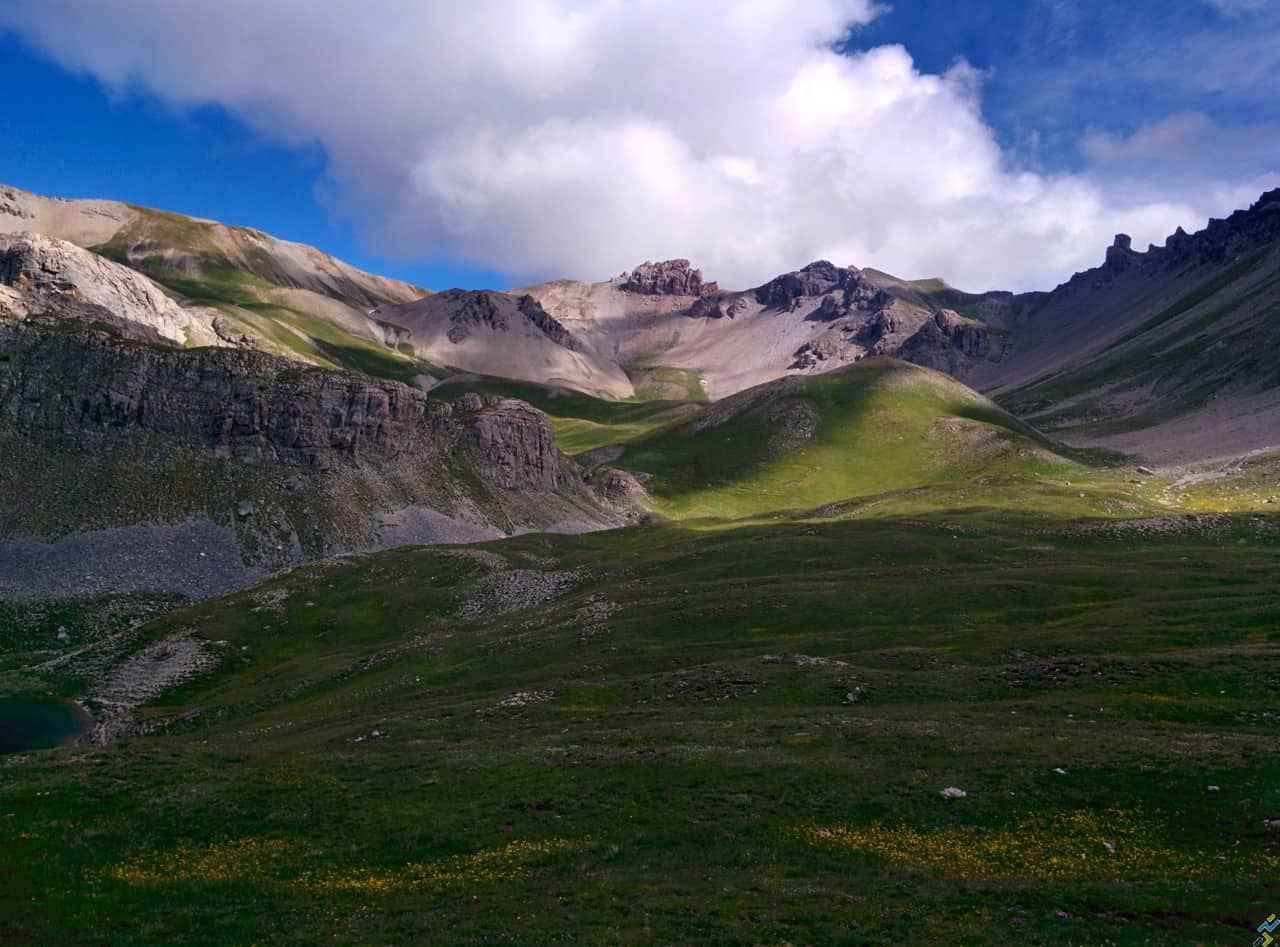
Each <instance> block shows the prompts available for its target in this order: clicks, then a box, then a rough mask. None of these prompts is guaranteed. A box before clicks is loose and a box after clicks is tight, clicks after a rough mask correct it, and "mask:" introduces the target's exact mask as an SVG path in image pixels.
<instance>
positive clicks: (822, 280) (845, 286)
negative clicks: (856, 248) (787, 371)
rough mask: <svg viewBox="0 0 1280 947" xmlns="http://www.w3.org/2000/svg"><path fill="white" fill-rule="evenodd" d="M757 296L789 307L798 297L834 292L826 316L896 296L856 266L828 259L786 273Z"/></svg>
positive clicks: (884, 303) (772, 304)
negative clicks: (882, 290) (841, 265)
mask: <svg viewBox="0 0 1280 947" xmlns="http://www.w3.org/2000/svg"><path fill="white" fill-rule="evenodd" d="M755 293H756V299H757V300H758V301H759V302H760V304H761V305H763V306H768V307H769V308H771V309H781V310H784V311H786V310H790V309H792V308H794V304H795V302H796V300H800V299H804V298H806V297H816V296H826V295H827V294H833V295H834V296H835V297H836V298H834V299H833V300H832V303H831V306H830V307H828V309H825V310H824V317H825V318H835V317H836V316H837V315H839V314H841V312H837V311H836V310H837V309H839V310H841V311H842V312H848V311H850V310H854V309H857V310H876V309H882V308H884V307H885V306H888V305H890V304H891V303H892V302H893V299H892V298H891V297H890V296H889V295H888V294H887V293H883V292H881V291H880V290H878V289H877V288H876V287H875V286H874V285H873V284H872V283H871V281H870V280H868V279H867V278H866V277H865V276H863V275H862V271H861V270H859V269H858V268H857V267H854V266H848V267H843V268H841V267H838V266H835V265H834V264H832V263H828V262H827V261H826V260H819V261H818V262H816V263H810V264H809V265H808V266H806V267H805V268H804V269H802V270H797V271H796V272H794V273H785V274H783V275H782V276H779V277H777V278H776V279H772V280H770V281H769V282H767V283H765V284H764V285H763V286H761V287H759V288H757V289H756V291H755Z"/></svg>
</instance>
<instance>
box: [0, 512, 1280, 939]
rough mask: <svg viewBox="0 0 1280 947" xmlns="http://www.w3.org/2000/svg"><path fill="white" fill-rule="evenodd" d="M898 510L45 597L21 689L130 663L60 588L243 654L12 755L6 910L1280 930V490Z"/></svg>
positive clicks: (271, 923)
mask: <svg viewBox="0 0 1280 947" xmlns="http://www.w3.org/2000/svg"><path fill="white" fill-rule="evenodd" d="M834 515H836V516H838V515H840V514H839V513H838V512H837V513H835V514H834ZM851 515H852V514H851ZM874 515H875V514H874V512H873V513H870V514H868V513H865V512H863V513H860V514H858V516H857V518H853V519H846V520H841V519H838V518H837V519H831V518H828V519H814V518H810V517H808V516H805V515H786V516H780V517H778V518H776V519H774V520H773V521H771V522H769V523H765V524H760V523H757V524H748V525H742V524H738V525H728V526H726V525H723V524H722V525H719V526H717V527H716V528H713V529H702V530H698V529H693V528H690V527H689V526H687V525H686V526H677V525H671V524H666V525H655V526H648V527H639V528H633V529H629V530H625V531H621V532H614V533H608V534H594V535H587V536H525V537H521V538H518V539H513V540H507V541H503V542H498V543H491V544H486V545H484V546H480V547H468V548H432V549H407V550H400V551H395V552H389V553H383V554H379V555H377V556H371V557H365V558H359V559H354V558H353V559H344V560H331V561H327V562H322V563H318V564H315V565H312V566H308V567H304V568H302V569H299V570H297V571H295V572H293V573H290V574H288V575H285V576H282V577H279V578H276V579H273V580H270V581H268V582H267V583H265V584H263V585H261V586H258V587H255V588H253V589H250V590H247V591H244V592H241V593H237V594H235V595H233V596H231V597H228V598H224V599H219V600H213V601H208V602H204V603H201V604H199V605H196V606H193V607H190V608H187V609H185V610H182V611H178V612H174V613H171V614H169V615H167V616H165V617H161V618H159V619H155V620H152V621H151V622H150V623H148V624H144V625H141V626H137V627H134V628H132V630H131V629H130V625H131V624H132V619H130V618H129V617H128V616H129V615H132V614H133V612H132V611H130V608H132V609H134V611H137V612H139V614H140V617H146V611H147V608H148V607H149V606H148V603H147V602H145V601H143V600H138V601H134V602H132V603H125V605H121V606H119V607H118V609H117V612H116V613H114V614H115V617H114V618H112V619H111V620H110V621H105V623H104V622H98V623H97V624H93V623H89V625H91V626H92V627H89V625H86V624H85V622H86V621H87V619H85V618H84V615H81V614H79V613H76V614H72V613H65V612H58V613H56V614H54V613H48V614H46V613H40V612H39V610H38V609H37V608H36V606H30V607H28V609H27V611H25V612H22V614H18V613H17V612H13V613H7V614H6V616H5V617H6V621H9V622H11V623H12V625H13V627H15V628H17V627H21V628H23V629H25V631H23V633H22V634H18V635H13V636H10V638H9V639H7V641H6V647H7V648H8V649H9V651H8V653H7V654H5V655H3V660H4V664H3V665H0V667H3V668H8V670H6V671H3V676H2V677H0V685H2V686H3V688H4V690H5V691H7V692H14V693H16V692H24V691H25V692H31V693H34V692H36V691H41V692H55V693H63V694H67V695H83V694H85V693H97V694H99V695H100V696H101V695H103V694H106V693H108V692H109V691H110V688H109V687H106V686H105V685H104V684H103V681H104V680H106V681H108V682H109V681H110V680H112V679H113V678H112V673H113V672H112V670H111V669H110V668H107V669H106V670H103V669H102V668H99V669H97V670H95V669H93V668H90V667H88V666H87V665H85V664H83V663H81V664H77V663H75V662H69V663H63V664H57V665H55V666H52V667H50V666H48V665H46V666H45V667H44V669H43V670H40V671H31V670H26V671H24V670H22V668H23V667H31V666H34V665H37V664H39V663H40V661H41V660H42V659H41V657H40V654H39V653H40V652H41V651H43V650H46V649H48V648H51V647H54V643H53V641H52V636H53V635H54V630H55V628H57V627H62V628H63V629H64V631H69V633H70V634H71V635H72V636H73V637H80V638H82V639H88V638H92V637H93V636H95V635H96V636H100V640H102V641H107V642H114V643H115V644H112V645H111V646H112V647H116V646H117V645H118V644H119V642H121V641H127V647H126V648H125V649H124V651H123V652H121V653H119V654H117V655H116V656H115V657H114V658H113V659H112V661H113V662H114V664H113V665H112V666H113V667H117V668H118V667H119V666H120V664H121V663H122V662H124V663H127V662H128V661H129V660H137V657H136V656H137V655H138V654H139V653H142V654H146V655H150V656H152V659H155V660H161V659H162V658H163V656H164V655H165V654H169V653H171V652H172V650H173V649H175V648H180V647H189V646H190V643H191V642H193V641H194V642H197V644H198V647H199V649H200V653H201V654H202V655H204V659H205V663H206V665H212V666H213V669H212V670H210V671H206V672H205V673H203V674H198V675H197V676H195V677H192V678H190V679H189V680H187V681H186V682H185V683H181V684H179V685H178V686H177V687H176V688H175V689H172V690H170V691H168V692H166V693H164V694H163V695H161V696H159V697H156V698H153V699H152V700H151V702H150V703H146V704H144V705H143V706H142V707H141V708H140V709H137V710H135V711H133V712H132V718H131V719H132V724H131V725H132V727H133V728H134V730H135V731H136V732H145V733H146V735H145V736H143V735H135V736H133V737H132V738H129V739H123V740H120V741H118V742H114V743H110V744H107V745H100V746H85V747H72V748H66V749H62V750H56V751H42V752H33V753H26V754H22V755H20V756H14V757H10V758H8V759H7V760H6V761H4V763H3V764H0V940H3V941H4V942H6V943H31V944H49V943H66V944H156V943H175V942H183V943H209V944H250V943H284V944H289V943H293V944H312V943H319V942H325V943H348V944H371V943H428V942H446V943H487V944H503V943H510V944H528V943H551V942H557V943H561V942H569V943H575V942H576V943H688V942H692V941H703V942H713V943H742V944H756V943H855V944H901V943H913V942H925V941H928V942H931V941H933V940H940V941H944V942H948V943H963V944H984V943H991V944H1003V943H1010V944H1034V943H1042V944H1049V943H1054V944H1114V945H1148V944H1150V945H1157V944H1159V945H1163V944H1175V943H1176V944H1232V943H1241V944H1247V943H1250V942H1251V941H1252V939H1253V936H1254V934H1253V930H1254V927H1255V925H1256V924H1257V923H1258V922H1260V921H1261V920H1263V919H1264V918H1266V917H1267V915H1268V914H1270V913H1271V912H1274V911H1276V910H1277V909H1278V907H1280V880H1278V879H1280V755H1278V754H1277V751H1278V750H1280V704H1278V703H1277V693H1278V692H1280V597H1278V596H1277V592H1278V591H1280V589H1278V587H1277V578H1276V576H1277V575H1278V574H1280V569H1278V567H1280V521H1278V520H1277V519H1276V518H1274V517H1270V516H1261V515H1259V514H1254V515H1252V516H1250V515H1245V514H1241V515H1238V516H1225V515H1219V516H1200V517H1186V516H1183V515H1181V514H1177V515H1172V514H1171V515H1167V516H1155V517H1151V518H1147V519H1134V520H1126V521H1115V520H1105V519H1102V518H1100V517H1083V516H1081V517H1071V516H1067V515H1052V514H1049V513H1035V514H1032V513H1030V512H1026V513H1016V512H1004V513H999V514H997V513H992V512H983V511H982V510H978V509H973V508H970V509H968V510H957V511H955V512H947V513H936V512H935V513H922V514H920V515H913V516H889V515H885V518H872V517H873V516H874ZM152 604H153V605H154V603H152ZM126 606H128V607H126ZM85 614H88V613H87V612H86V613H85ZM94 614H97V613H96V612H95V613H94ZM113 622H114V623H113ZM192 633H194V635H193V634H192ZM183 642H186V643H187V644H182V643H183ZM90 644H92V642H90ZM166 649H168V650H166ZM92 650H93V648H92V647H90V648H89V651H90V652H92ZM129 655H133V656H134V657H133V658H130V657H129ZM157 655H159V656H161V657H156V656H157ZM108 663H110V662H108ZM95 675H96V676H95ZM104 688H105V689H104ZM98 709H99V710H101V709H102V708H101V707H99V708H98ZM125 732H128V731H127V730H126V731H125Z"/></svg>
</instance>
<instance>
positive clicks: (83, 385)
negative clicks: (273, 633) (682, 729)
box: [0, 316, 626, 594]
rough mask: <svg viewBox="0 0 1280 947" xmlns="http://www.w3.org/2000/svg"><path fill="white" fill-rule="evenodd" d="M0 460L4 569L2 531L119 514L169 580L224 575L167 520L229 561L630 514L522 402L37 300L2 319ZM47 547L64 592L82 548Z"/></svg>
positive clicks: (29, 537) (22, 536)
mask: <svg viewBox="0 0 1280 947" xmlns="http://www.w3.org/2000/svg"><path fill="white" fill-rule="evenodd" d="M0 473H2V474H3V476H4V480H5V483H6V484H8V488H7V489H6V491H5V495H4V496H3V498H0V521H2V522H3V525H2V526H0V567H2V566H3V563H4V562H5V561H6V549H7V548H8V547H7V546H6V545H5V544H6V543H8V544H9V545H12V544H13V543H15V542H17V543H19V544H20V545H21V544H22V543H26V544H27V546H29V545H30V543H31V542H32V541H34V540H40V541H49V540H54V539H68V538H74V537H80V536H86V537H92V536H94V535H107V534H108V533H109V531H111V530H117V531H118V530H121V529H126V530H132V531H133V532H131V533H129V537H130V539H129V543H130V549H131V551H132V555H133V557H134V558H135V559H139V558H140V559H141V560H143V561H144V562H145V561H146V560H147V559H148V558H149V557H152V558H154V557H161V558H164V559H165V562H166V563H167V564H166V566H165V568H164V569H161V570H159V571H158V572H156V573H155V574H157V575H160V576H172V575H188V576H189V577H191V578H192V581H191V582H190V583H186V584H184V585H183V587H182V590H184V591H186V590H189V589H193V588H194V589H205V588H211V589H220V588H221V587H222V586H219V585H218V583H217V582H214V581H212V580H210V581H205V580H203V579H200V576H201V575H202V570H205V571H207V570H208V569H210V568H213V565H212V564H213V563H214V562H215V558H214V557H213V556H212V553H209V554H208V555H206V553H208V550H209V549H210V548H212V547H210V546H209V545H208V544H207V543H205V544H204V545H199V544H195V543H194V542H186V541H181V542H180V541H177V540H175V539H174V538H173V536H169V535H168V534H166V533H163V530H164V529H168V530H169V531H170V532H172V530H173V529H175V528H177V529H179V530H180V531H181V530H184V529H186V530H187V531H188V532H190V530H189V529H188V528H187V526H185V525H184V524H196V526H198V524H200V523H204V524H212V525H211V526H199V528H198V529H196V528H195V526H193V527H191V528H192V529H195V532H194V533H193V534H192V535H196V536H201V537H204V536H206V535H208V533H209V530H210V529H214V527H216V529H215V532H216V531H217V530H218V529H220V530H221V531H222V532H223V534H225V536H226V538H225V539H224V540H222V541H221V546H226V545H227V543H228V542H229V543H230V544H231V546H232V548H235V547H236V546H237V544H238V547H239V549H240V551H241V554H242V557H243V561H244V567H245V569H246V570H248V571H245V573H244V574H245V575H249V574H250V573H252V574H255V575H257V574H261V573H262V571H263V570H266V571H270V570H272V569H276V568H281V567H284V566H288V565H292V564H296V563H297V562H301V561H305V560H307V559H310V558H314V557H316V556H324V555H332V554H334V553H339V552H343V551H351V550H361V549H374V548H384V547H386V546H387V545H398V544H402V543H417V542H430V541H466V540H473V539H480V538H485V537H491V536H499V535H504V534H509V533H512V532H519V531H527V530H531V529H543V528H572V529H575V530H578V529H590V528H601V527H604V526H609V525H616V524H618V523H620V522H622V521H623V516H624V513H625V512H626V511H622V510H619V509H616V508H615V505H614V504H612V503H611V502H610V501H609V500H608V499H607V498H606V497H604V496H603V495H602V494H601V493H600V492H598V490H597V489H596V487H595V485H594V484H593V483H592V482H591V481H590V480H589V478H587V477H586V475H585V473H584V472H583V471H582V470H581V468H579V467H578V466H577V465H576V464H575V463H574V462H573V461H572V460H570V459H569V458H568V457H566V456H565V455H563V454H562V453H560V452H559V451H558V450H557V449H556V448H555V446H554V435H553V431H552V428H551V423H550V421H549V420H548V418H547V417H546V415H544V414H542V412H540V411H538V410H536V409H534V408H532V407H530V406H529V405H526V404H524V403H522V402H518V401H514V400H511V399H506V398H499V397H496V396H489V395H486V396H481V395H468V396H466V397H464V398H462V399H459V400H457V401H455V402H444V401H438V400H436V399H433V398H430V397H428V396H426V395H424V394H423V393H422V392H420V391H418V390H416V389H413V388H410V387H408V386H406V385H403V384H399V383H397V382H393V381H385V380H380V379H374V378H370V377H368V376H360V375H354V374H349V373H342V372H334V371H327V370H322V369H315V368H310V367H304V366H299V365H298V364H297V363H291V362H288V361H285V360H282V359H278V358H275V357H272V356H269V355H264V354H262V353H260V352H255V351H248V350H239V349H233V348H205V349H199V350H194V351H178V350H175V349H170V348H165V347H163V346H158V345H154V344H146V343H136V342H130V341H127V340H126V341H122V340H121V339H119V338H118V337H116V336H114V335H113V334H112V333H111V332H110V331H109V330H106V329H102V328H98V327H85V326H84V325H82V324H80V323H78V322H75V321H68V320H65V319H64V320H61V321H58V320H56V319H54V318H52V317H50V316H42V317H35V318H33V319H29V320H27V321H25V322H16V321H13V320H0ZM51 500H52V502H50V501H51ZM563 524H568V525H567V526H565V525H563ZM104 531H107V532H104ZM202 531H203V532H202ZM110 535H116V534H110ZM183 535H186V534H185V533H184V534H183ZM157 537H161V538H157ZM163 537H167V538H163ZM161 541H163V546H157V547H156V548H154V549H153V548H152V546H151V545H149V544H150V543H153V542H155V543H159V542H161ZM201 542H202V543H203V542H204V540H203V539H202V540H201ZM64 545H65V544H64ZM100 545H101V543H98V544H97V545H95V544H94V542H92V541H86V542H77V543H74V544H70V545H69V546H68V548H72V547H75V548H80V547H82V551H83V549H94V548H98V546H100ZM27 546H23V547H22V548H23V549H24V550H25V549H27ZM221 546H220V547H219V548H221ZM49 549H52V547H48V549H45V550H44V551H43V552H41V555H46V554H47V555H48V556H52V557H53V558H52V559H51V562H52V563H53V564H52V565H50V568H51V569H55V570H56V571H59V572H60V573H66V574H67V575H69V576H71V577H72V579H74V580H75V581H72V582H70V584H69V585H68V588H67V590H66V591H67V593H68V594H74V593H75V592H76V591H77V588H78V587H77V586H76V584H75V583H76V581H79V580H78V579H75V577H76V576H81V575H83V576H85V577H86V578H87V577H88V573H89V572H90V564H88V563H79V560H77V563H76V564H75V565H74V567H71V566H67V564H66V563H62V564H59V563H58V562H54V561H53V560H54V559H57V556H55V555H54V554H53V553H52V552H49ZM8 551H9V552H12V551H13V550H11V549H10V550H8ZM22 555H25V556H27V557H28V558H29V555H30V551H29V550H28V551H27V552H24V553H23V554H22ZM175 557H176V558H177V559H181V562H170V561H169V560H173V559H175ZM9 558H12V556H10V557H9ZM222 558H223V559H225V556H222ZM216 561H221V560H216ZM219 568H223V567H219ZM3 571H4V570H3V568H0V573H3ZM92 571H94V572H95V573H96V572H97V571H98V570H97V569H96V568H95V569H93V570H92ZM223 571H224V572H225V571H226V570H225V568H223ZM126 578H127V577H125V576H118V577H116V578H115V579H111V580H110V581H106V580H101V579H100V577H99V578H98V579H95V582H96V583H97V584H94V585H92V587H90V586H86V590H88V591H92V590H101V589H103V588H112V587H115V586H114V585H113V584H112V583H115V584H117V585H118V584H119V582H123V581H125V580H126ZM104 581H106V584H105V585H104V584H103V582H104ZM184 582H186V580H185V579H184ZM9 584H10V585H11V584H12V583H9ZM5 587H6V576H5V575H3V574H0V589H3V588H5Z"/></svg>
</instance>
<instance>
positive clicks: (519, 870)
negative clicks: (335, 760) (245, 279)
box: [299, 839, 585, 894]
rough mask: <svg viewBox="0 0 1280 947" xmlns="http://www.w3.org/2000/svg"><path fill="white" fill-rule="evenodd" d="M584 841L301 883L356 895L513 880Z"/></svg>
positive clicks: (516, 846)
mask: <svg viewBox="0 0 1280 947" xmlns="http://www.w3.org/2000/svg"><path fill="white" fill-rule="evenodd" d="M584 845H585V843H584V842H582V841H570V840H568V839H549V840H547V841H542V842H526V841H519V842H511V843H510V844H508V845H503V846H502V847H501V848H491V849H486V850H484V851H480V852H475V853H474V854H471V855H454V856H452V857H451V858H441V859H437V860H435V861H430V862H415V863H412V864H408V865H404V866H403V867H400V868H390V869H357V870H355V871H335V872H327V873H320V874H309V875H306V876H304V877H303V878H301V879H300V882H299V883H300V884H302V885H304V886H306V887H309V888H313V889H316V890H318V891H331V892H350V893H358V894H395V893H401V892H408V891H423V890H430V889H438V888H452V887H461V886H470V885H484V884H494V883H496V882H501V881H514V880H515V879H516V878H519V877H520V876H521V875H523V874H524V873H525V872H526V870H527V863H529V862H532V861H536V860H537V859H539V858H542V857H544V856H547V855H552V854H555V853H558V852H566V851H580V850H581V849H582V848H583V847H584Z"/></svg>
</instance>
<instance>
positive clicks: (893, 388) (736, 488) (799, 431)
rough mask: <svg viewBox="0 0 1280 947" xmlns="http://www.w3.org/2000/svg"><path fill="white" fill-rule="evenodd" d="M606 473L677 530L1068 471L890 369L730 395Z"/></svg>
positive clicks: (1003, 417)
mask: <svg viewBox="0 0 1280 947" xmlns="http://www.w3.org/2000/svg"><path fill="white" fill-rule="evenodd" d="M618 463H619V465H620V466H623V467H626V468H628V469H631V470H635V471H641V472H643V473H646V474H649V475H651V476H652V480H651V481H650V482H649V484H648V486H649V489H650V492H651V493H652V494H653V496H654V497H655V498H656V499H657V501H658V504H659V507H660V508H661V509H662V510H663V511H664V512H666V513H669V514H670V515H673V516H677V517H681V518H689V517H708V516H711V517H742V516H752V515H756V514H760V513H766V512H773V511H778V510H786V509H801V508H808V507H815V506H821V505H823V504H828V503H833V502H836V501H839V500H844V499H847V498H850V497H864V496H870V495H873V494H879V493H883V492H886V491H893V490H904V489H911V488H915V487H922V486H928V485H939V484H955V483H962V482H966V481H971V480H974V479H976V478H979V477H1011V476H1038V475H1046V474H1062V473H1063V472H1064V471H1069V470H1070V469H1072V468H1073V467H1075V466H1076V465H1074V464H1073V463H1072V462H1071V461H1068V460H1067V459H1065V458H1063V457H1061V456H1059V455H1057V454H1054V453H1053V452H1052V451H1051V450H1050V449H1049V445H1048V443H1047V442H1045V441H1044V440H1043V439H1042V438H1039V437H1038V436H1037V435H1036V434H1035V432H1034V431H1032V430H1031V429H1030V428H1028V427H1026V426H1025V425H1023V424H1021V423H1020V422H1018V421H1017V420H1016V419H1014V418H1013V417H1012V416H1010V415H1008V414H1006V413H1005V412H1004V411H1002V410H1001V409H1000V408H998V407H996V406H995V405H994V404H992V403H991V402H990V401H987V400H986V399H985V398H983V397H982V396H980V395H978V394H977V393H975V392H973V391H972V390H970V389H968V388H966V387H965V386H964V385H962V384H960V383H959V382H957V381H955V380H954V379H951V378H949V377H947V376H945V375H942V374H940V373H938V372H934V371H931V370H929V369H926V368H921V367H919V366H916V365H909V364H907V363H905V362H898V361H895V360H890V359H872V360H868V361H865V362H860V363H858V364H856V365H854V366H852V367H850V368H848V369H845V370H843V371H839V372H834V373H831V374H826V375H813V376H804V377H793V378H789V379H784V380H782V381H779V382H774V383H771V384H768V385H763V386H761V387H759V388H755V389H751V390H750V391H746V392H742V393H741V394H738V395H735V396H733V397H731V398H727V399H725V400H724V401H721V402H719V403H717V404H715V405H713V406H711V407H709V408H707V409H705V410H704V411H703V412H702V413H701V414H699V415H698V416H697V417H696V418H694V419H693V420H692V421H690V422H687V423H685V424H683V425H680V426H677V427H674V428H668V429H664V430H661V431H658V432H656V433H654V434H652V435H649V436H646V437H643V438H641V439H639V440H637V441H635V442H634V443H633V444H631V446H630V447H629V448H628V449H627V451H626V453H625V454H624V455H623V456H622V458H621V460H620V461H618ZM1081 473H1084V471H1083V470H1081Z"/></svg>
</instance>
